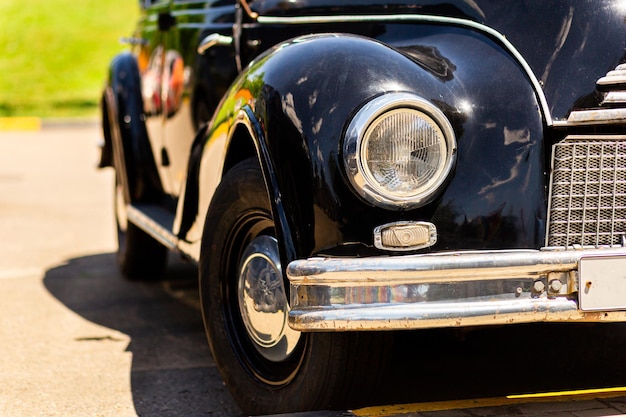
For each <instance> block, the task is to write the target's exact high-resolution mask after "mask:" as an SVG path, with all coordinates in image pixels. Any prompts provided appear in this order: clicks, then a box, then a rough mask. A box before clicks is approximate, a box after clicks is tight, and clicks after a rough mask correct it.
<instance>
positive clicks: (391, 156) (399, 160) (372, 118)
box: [343, 93, 456, 209]
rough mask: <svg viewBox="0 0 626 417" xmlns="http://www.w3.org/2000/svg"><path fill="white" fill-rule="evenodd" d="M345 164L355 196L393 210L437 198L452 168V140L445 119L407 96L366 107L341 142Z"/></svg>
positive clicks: (382, 99)
mask: <svg viewBox="0 0 626 417" xmlns="http://www.w3.org/2000/svg"><path fill="white" fill-rule="evenodd" d="M343 150H344V163H345V166H346V171H347V173H348V177H349V178H350V182H351V183H352V185H353V186H354V188H355V189H356V191H357V192H358V193H359V194H360V195H361V196H362V197H364V198H365V199H366V200H368V201H370V202H372V203H373V204H376V205H380V206H384V207H388V208H397V209H409V208H415V207H419V206H421V205H424V204H426V203H428V202H430V201H432V199H433V198H434V197H435V195H436V194H437V192H438V191H439V189H440V188H441V186H442V185H443V184H444V183H445V180H446V179H447V177H448V174H449V172H450V170H451V169H452V166H453V162H454V156H455V154H456V140H455V138H454V132H453V130H452V126H451V125H450V122H449V121H448V119H447V118H446V117H445V115H444V114H443V113H442V112H441V111H440V110H439V109H438V108H436V107H435V106H434V105H432V104H430V103H429V102H427V101H426V100H424V99H422V98H420V97H417V96H414V95H411V94H406V93H394V94H387V95H384V96H381V97H378V98H375V99H374V100H372V101H370V102H369V103H367V104H366V105H365V106H364V107H363V108H362V109H361V110H359V112H358V113H357V114H356V116H355V117H354V118H353V119H352V121H351V123H350V125H349V127H348V130H347V131H346V137H345V139H344V149H343Z"/></svg>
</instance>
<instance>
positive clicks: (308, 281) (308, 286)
mask: <svg viewBox="0 0 626 417" xmlns="http://www.w3.org/2000/svg"><path fill="white" fill-rule="evenodd" d="M596 256H619V257H622V256H624V257H626V248H623V247H619V248H609V249H595V248H594V249H579V250H567V251H565V250H556V249H544V250H516V251H492V252H487V251H480V252H457V253H448V254H427V255H412V256H393V257H372V258H311V259H304V260H297V261H294V262H291V263H290V264H289V266H288V268H287V276H288V278H289V281H290V283H291V295H290V297H291V312H290V314H289V325H290V326H291V327H292V328H294V329H296V330H300V331H346V330H394V329H421V328H432V327H449V326H476V325H490V324H509V323H529V322H545V321H557V322H580V321H582V322H584V321H588V322H597V321H626V311H625V310H613V311H582V310H581V309H580V308H579V302H578V286H579V277H578V275H579V274H578V264H579V261H580V259H581V258H583V257H596Z"/></svg>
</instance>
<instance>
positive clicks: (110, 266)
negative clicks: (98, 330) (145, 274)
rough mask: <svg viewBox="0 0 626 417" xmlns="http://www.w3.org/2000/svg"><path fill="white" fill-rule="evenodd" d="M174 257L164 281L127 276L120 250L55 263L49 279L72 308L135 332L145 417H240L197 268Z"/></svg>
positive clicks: (134, 374) (136, 383) (140, 407)
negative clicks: (210, 335)
mask: <svg viewBox="0 0 626 417" xmlns="http://www.w3.org/2000/svg"><path fill="white" fill-rule="evenodd" d="M171 263H173V265H171V266H170V267H169V268H168V272H167V275H166V277H165V281H164V282H158V283H138V282H128V281H125V280H124V279H123V278H122V277H121V275H120V274H119V272H118V271H117V268H116V262H115V255H114V254H102V255H94V256H87V257H83V258H76V259H72V260H70V261H69V262H67V264H65V265H63V266H60V267H57V268H54V269H50V270H49V271H47V272H46V275H45V278H44V284H45V286H46V288H47V289H48V291H49V292H50V293H51V294H52V295H54V296H55V297H56V298H57V299H58V300H60V301H61V302H62V303H63V304H65V305H66V306H67V307H68V308H69V309H71V310H72V311H74V312H76V313H77V314H79V315H81V316H82V317H84V318H85V319H87V320H89V321H91V322H93V323H96V324H99V325H102V326H105V327H107V328H110V329H114V330H118V331H120V332H122V333H124V334H126V335H128V336H129V337H130V343H129V345H128V347H127V350H128V351H130V352H132V355H133V356H132V358H133V359H132V368H131V369H130V373H131V390H132V398H133V402H134V406H135V410H136V412H137V414H138V415H139V416H157V415H158V416H200V415H211V416H236V415H238V414H240V413H239V410H238V408H237V406H236V405H235V403H234V401H233V400H232V398H231V396H230V394H229V393H228V390H227V389H226V388H225V387H224V386H223V384H222V380H221V378H220V376H219V374H218V372H217V369H216V368H215V365H214V362H213V359H212V357H211V354H210V352H209V348H208V344H207V341H206V338H205V335H204V330H203V326H202V319H201V317H200V312H199V311H198V310H197V308H194V307H193V305H192V302H193V300H192V299H193V294H194V291H195V288H196V286H197V283H196V282H197V281H196V280H197V277H196V273H197V272H196V270H195V268H193V267H192V266H190V265H188V264H184V263H182V262H180V261H177V260H176V259H174V262H171ZM195 294H196V296H197V292H196V293H195ZM182 295H186V296H185V297H186V299H187V300H188V302H185V298H184V297H182ZM179 296H180V297H179ZM181 297H182V298H181ZM189 301H190V302H189ZM103 342H106V341H103Z"/></svg>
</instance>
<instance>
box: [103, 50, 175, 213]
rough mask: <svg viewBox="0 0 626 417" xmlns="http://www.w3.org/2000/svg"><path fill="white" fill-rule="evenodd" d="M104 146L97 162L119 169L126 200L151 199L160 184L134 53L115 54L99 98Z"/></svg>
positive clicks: (159, 193) (155, 194) (156, 194)
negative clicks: (146, 124) (147, 128)
mask: <svg viewBox="0 0 626 417" xmlns="http://www.w3.org/2000/svg"><path fill="white" fill-rule="evenodd" d="M101 117H102V122H101V123H102V130H103V136H104V146H103V148H102V154H101V158H100V159H101V160H100V166H101V167H102V166H115V167H116V169H118V170H121V172H120V175H122V176H123V178H122V182H123V184H124V188H125V192H127V198H128V201H129V202H130V201H147V200H149V201H151V200H155V199H157V198H158V197H159V196H160V195H161V194H162V192H163V191H162V187H161V183H160V179H159V175H158V172H157V168H156V165H155V162H154V156H153V154H152V149H151V147H150V143H149V139H148V133H147V130H146V126H145V115H144V110H143V98H142V96H141V79H140V74H139V67H138V64H137V60H136V58H135V57H134V55H132V54H130V53H122V54H119V55H117V56H116V57H115V58H114V59H113V60H112V61H111V64H110V66H109V71H108V77H107V82H106V86H105V88H104V91H103V93H102V98H101Z"/></svg>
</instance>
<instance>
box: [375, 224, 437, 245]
mask: <svg viewBox="0 0 626 417" xmlns="http://www.w3.org/2000/svg"><path fill="white" fill-rule="evenodd" d="M436 242H437V228H436V227H435V225H434V224H432V223H427V222H396V223H388V224H385V225H382V226H378V227H377V228H375V229H374V246H376V247H377V248H378V249H384V250H392V251H407V250H415V249H421V248H427V247H429V246H432V245H434V244H435V243H436Z"/></svg>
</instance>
